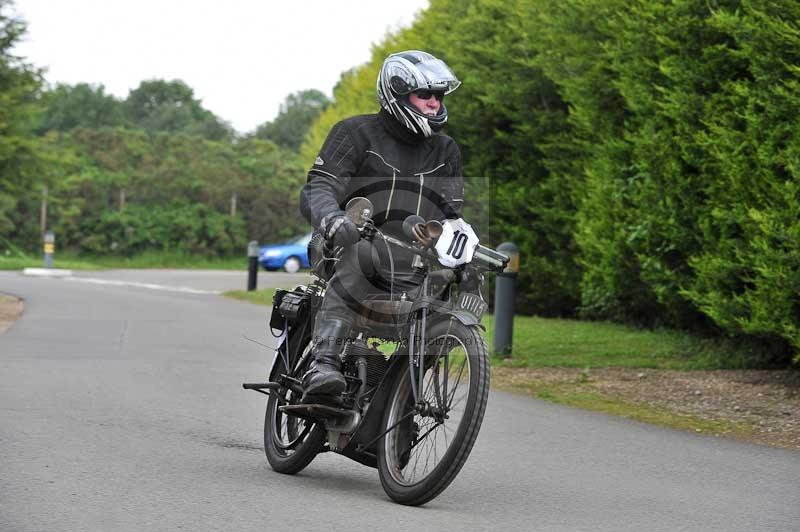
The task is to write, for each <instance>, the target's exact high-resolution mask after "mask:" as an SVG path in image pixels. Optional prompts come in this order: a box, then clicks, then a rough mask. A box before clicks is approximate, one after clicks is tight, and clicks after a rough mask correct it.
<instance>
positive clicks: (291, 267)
mask: <svg viewBox="0 0 800 532" xmlns="http://www.w3.org/2000/svg"><path fill="white" fill-rule="evenodd" d="M302 268H303V261H301V260H300V257H298V256H296V255H292V256H291V257H289V258H287V259H286V260H285V261H284V262H283V271H285V272H286V273H297V272H299V271H300V270H301V269H302Z"/></svg>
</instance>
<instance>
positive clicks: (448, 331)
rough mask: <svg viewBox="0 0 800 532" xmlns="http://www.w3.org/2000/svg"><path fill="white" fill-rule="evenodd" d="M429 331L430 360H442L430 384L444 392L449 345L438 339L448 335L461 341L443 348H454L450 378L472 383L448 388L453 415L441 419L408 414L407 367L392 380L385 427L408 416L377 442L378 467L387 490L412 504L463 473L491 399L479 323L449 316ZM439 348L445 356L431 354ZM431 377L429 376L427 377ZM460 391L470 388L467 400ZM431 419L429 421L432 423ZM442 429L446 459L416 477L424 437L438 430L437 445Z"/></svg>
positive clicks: (435, 366)
mask: <svg viewBox="0 0 800 532" xmlns="http://www.w3.org/2000/svg"><path fill="white" fill-rule="evenodd" d="M426 336H427V338H428V339H429V340H433V341H434V342H433V345H431V347H429V348H428V350H427V351H426V357H425V359H426V360H431V359H432V360H435V361H438V362H432V363H430V366H431V367H430V368H428V369H427V370H426V373H425V378H426V385H425V389H426V390H429V389H430V388H433V389H434V392H433V393H434V394H440V393H441V392H442V391H443V390H442V388H444V386H442V381H443V379H442V377H443V376H444V374H445V371H444V363H443V362H444V358H443V357H441V353H442V349H443V347H442V345H446V343H444V342H443V343H441V344H439V347H437V344H436V342H435V339H437V338H442V339H444V340H447V339H448V338H450V339H451V340H450V341H452V342H454V343H455V342H456V341H457V344H456V345H454V346H453V347H452V348H450V347H448V348H447V349H444V351H446V352H448V353H449V354H448V357H447V359H448V371H447V373H448V374H450V375H451V377H450V380H449V381H448V382H449V384H451V385H452V384H454V383H456V382H458V385H459V386H464V385H466V386H467V388H466V391H465V392H458V387H455V388H450V387H448V388H447V395H448V396H449V397H450V398H449V399H448V400H447V401H449V404H448V406H449V407H452V410H449V411H448V412H447V414H448V416H449V418H448V419H444V420H443V421H442V423H441V424H439V423H438V422H437V421H435V420H434V418H433V417H425V416H420V415H419V414H415V415H413V417H407V416H411V414H410V412H412V411H413V407H412V406H411V405H413V395H412V393H411V385H410V381H409V370H408V366H406V367H405V368H404V369H403V371H401V373H400V376H399V377H398V378H397V380H396V381H395V383H394V384H393V385H392V389H391V392H390V394H389V399H388V401H387V404H386V412H385V414H384V417H383V424H382V428H383V430H386V429H388V428H389V427H390V426H392V425H393V424H396V423H398V421H399V420H400V419H403V418H406V420H405V421H402V422H401V423H400V425H398V427H397V428H396V429H394V430H392V431H390V432H388V433H387V434H386V435H385V436H383V437H382V438H381V439H380V440H379V441H378V448H377V457H378V472H379V474H380V479H381V484H382V485H383V489H384V491H385V492H386V494H387V495H388V496H389V497H390V498H391V499H392V500H394V501H395V502H398V503H401V504H406V505H411V506H418V505H421V504H425V503H426V502H428V501H430V500H431V499H433V498H434V497H436V496H437V495H439V494H440V493H441V492H442V491H443V490H444V489H445V488H446V487H447V486H448V485H449V484H450V483H451V482H452V481H453V479H455V477H456V475H458V472H459V471H460V470H461V468H462V467H463V466H464V463H465V462H466V461H467V458H468V457H469V454H470V451H472V446H473V445H474V443H475V440H476V438H477V437H478V432H479V431H480V427H481V423H482V421H483V414H484V412H485V411H486V402H487V400H488V397H489V364H488V350H487V347H486V341H485V340H484V338H483V336H482V335H481V334H480V330H479V329H478V328H477V327H468V326H466V325H464V324H462V323H461V322H459V321H457V320H455V319H452V320H445V321H442V322H439V323H436V324H434V325H433V326H431V327H430V328H429V330H428V332H427V335H426ZM429 345H430V344H429ZM437 349H438V350H439V351H438V352H439V353H440V356H439V357H436V356H433V357H431V356H430V355H435V354H436V350H437ZM457 360H463V365H462V366H461V367H462V372H463V367H464V365H467V366H468V371H469V376H468V378H466V379H463V376H462V374H461V373H459V374H458V376H456V367H455V364H457V363H458V362H457ZM450 361H452V362H453V364H454V365H453V366H450V364H449V362H450ZM427 379H430V380H429V381H428V380H427ZM462 379H463V380H462ZM437 382H438V384H437ZM451 390H452V393H451ZM459 393H465V396H464V397H463V400H462V398H461V395H459V399H458V404H456V394H459ZM442 395H443V394H442ZM440 396H441V395H440ZM426 397H427V392H426ZM433 397H435V395H434V396H433ZM462 403H463V413H460V417H459V418H458V419H456V414H457V410H461V408H462V406H461V405H462ZM426 420H430V421H429V422H427V421H426ZM447 427H450V428H451V429H452V433H451V436H450V438H449V439H448V437H447V434H448V432H447V431H448V428H447ZM440 429H441V430H442V431H443V433H444V443H445V450H444V452H443V454H441V459H440V460H439V461H438V463H436V464H435V465H434V466H432V468H431V470H430V472H429V473H427V474H424V472H423V475H422V476H421V477H419V478H417V477H416V468H417V465H418V463H419V462H418V461H419V457H420V454H422V453H423V452H424V449H423V448H420V446H422V445H428V444H425V443H424V442H425V440H428V441H429V442H430V440H429V438H431V436H430V435H431V434H434V436H433V438H434V442H433V443H432V445H433V446H436V445H437V444H438V442H439V441H441V438H440V437H439V436H440V435H439V434H438V433H436V431H439V430H440ZM423 433H424V435H423ZM417 438H419V440H417ZM412 444H413V446H412ZM415 449H418V450H417V451H416V453H417V455H416V462H415V463H414V472H413V473H412V472H410V471H409V466H411V464H412V460H414V453H415ZM433 452H434V461H435V460H436V459H438V455H437V454H436V450H435V448H434V451H433ZM430 453H431V450H430V449H429V450H428V459H430ZM427 466H428V461H426V462H425V467H426V468H427Z"/></svg>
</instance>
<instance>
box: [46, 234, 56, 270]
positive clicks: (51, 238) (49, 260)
mask: <svg viewBox="0 0 800 532" xmlns="http://www.w3.org/2000/svg"><path fill="white" fill-rule="evenodd" d="M55 252H56V235H55V234H53V232H52V231H47V232H46V233H45V234H44V267H45V268H52V267H53V253H55Z"/></svg>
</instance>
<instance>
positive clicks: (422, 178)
mask: <svg viewBox="0 0 800 532" xmlns="http://www.w3.org/2000/svg"><path fill="white" fill-rule="evenodd" d="M444 164H445V163H442V164H440V165H439V166H437V167H436V168H434V169H433V170H428V171H427V172H420V173H418V174H416V175H418V176H419V199H418V200H417V216H419V209H420V207H421V206H422V189H423V188H425V174H430V173H431V172H435V171H436V170H438V169H439V168H441V167H442V166H444Z"/></svg>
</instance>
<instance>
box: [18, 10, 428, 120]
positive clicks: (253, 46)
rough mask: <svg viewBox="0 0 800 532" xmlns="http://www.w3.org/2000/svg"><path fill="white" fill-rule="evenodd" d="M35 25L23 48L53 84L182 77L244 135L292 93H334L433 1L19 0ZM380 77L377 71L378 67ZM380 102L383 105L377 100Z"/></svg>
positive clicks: (121, 88) (121, 83) (123, 89)
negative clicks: (347, 74) (343, 77)
mask: <svg viewBox="0 0 800 532" xmlns="http://www.w3.org/2000/svg"><path fill="white" fill-rule="evenodd" d="M15 5H16V9H15V11H16V13H17V14H18V15H20V16H21V17H22V18H23V19H24V20H25V21H26V22H27V24H28V32H27V34H26V36H25V40H24V41H23V42H22V43H21V44H19V45H18V46H17V47H16V48H15V50H14V53H15V54H17V55H21V56H23V57H26V58H27V59H28V61H29V62H31V63H33V64H34V65H35V66H37V67H43V68H46V69H47V73H46V75H45V78H46V79H47V81H48V82H49V83H56V82H64V83H70V84H75V83H79V82H86V83H94V84H102V85H104V86H105V87H106V90H107V91H108V92H110V93H112V94H114V95H116V96H119V97H123V98H124V97H125V96H127V94H128V91H129V90H130V89H133V88H136V86H138V85H139V82H140V81H142V80H144V79H152V78H163V79H167V80H171V79H181V80H183V81H184V82H186V83H187V84H188V85H189V86H190V87H192V88H193V89H194V92H195V97H196V98H199V99H200V100H202V102H203V105H204V107H206V108H207V109H209V110H211V111H212V112H213V113H215V114H216V115H217V116H219V117H221V118H222V119H224V120H226V121H228V122H229V123H231V125H233V127H234V128H235V129H236V130H238V131H239V132H246V131H250V130H252V129H254V128H255V127H256V126H257V125H258V124H261V123H262V122H265V121H267V120H271V119H273V118H274V117H275V115H276V114H277V112H278V106H279V105H280V103H281V102H282V101H283V99H284V98H285V97H286V95H287V94H289V93H292V92H295V91H298V90H302V89H308V88H316V89H320V90H321V91H323V92H325V93H326V94H328V95H329V96H330V94H331V90H332V89H333V86H334V85H335V84H336V82H337V81H338V79H339V75H340V74H341V73H342V72H343V71H344V70H347V69H349V68H351V67H353V66H356V65H359V64H361V63H363V62H365V61H367V60H368V59H369V57H370V45H371V44H372V43H377V42H380V41H381V40H382V38H383V36H384V35H385V34H386V32H387V30H390V29H395V28H397V27H398V26H400V25H404V26H407V25H409V24H410V23H411V21H412V20H413V17H414V14H415V13H417V12H418V11H420V10H421V9H424V8H426V7H427V6H428V0H404V1H402V2H398V1H397V0H287V1H263V0H249V1H248V0H226V1H220V0H214V1H212V0H135V1H134V0H16V1H15ZM376 74H377V73H376ZM376 105H377V104H376Z"/></svg>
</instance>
